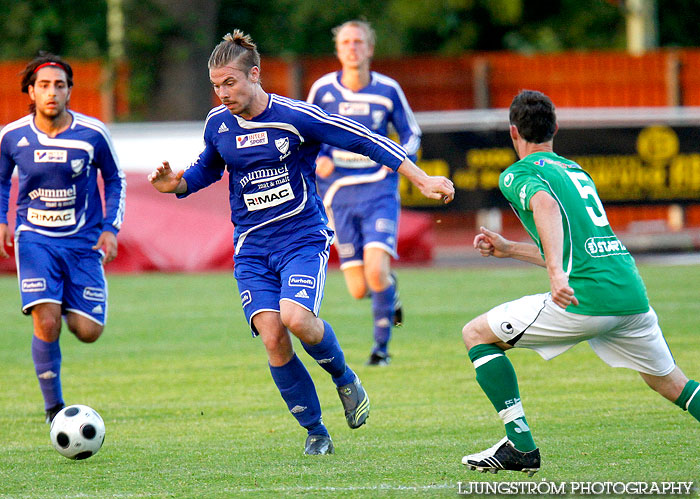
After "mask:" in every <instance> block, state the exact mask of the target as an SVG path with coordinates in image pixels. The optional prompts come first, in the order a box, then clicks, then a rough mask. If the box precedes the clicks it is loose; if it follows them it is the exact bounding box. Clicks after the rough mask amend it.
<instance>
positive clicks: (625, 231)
mask: <svg viewBox="0 0 700 499" xmlns="http://www.w3.org/2000/svg"><path fill="white" fill-rule="evenodd" d="M71 62H72V63H73V67H74V72H75V87H74V90H73V95H72V99H71V107H72V108H73V109H74V110H76V111H80V112H83V113H86V114H89V115H92V116H96V117H98V118H100V119H102V120H103V121H105V122H107V123H108V125H109V127H110V128H111V129H112V132H113V136H114V141H115V145H116V146H117V150H118V153H119V156H120V158H121V162H122V166H123V168H124V169H125V170H126V171H127V172H129V191H128V196H127V199H128V200H129V201H128V206H127V218H126V223H125V232H124V234H123V235H122V237H121V238H120V241H121V242H122V247H123V252H122V253H123V255H122V257H121V260H122V264H117V265H113V268H121V270H209V269H214V268H227V267H228V265H229V264H230V258H231V256H232V255H231V254H230V253H231V248H230V246H229V245H228V244H227V243H226V244H224V242H225V241H228V240H229V238H230V234H231V230H230V228H231V226H230V224H228V222H227V219H228V216H227V209H228V208H227V203H226V198H227V196H226V194H225V192H223V191H222V192H218V190H217V191H216V192H212V193H209V194H208V195H206V198H205V199H202V201H201V203H199V202H198V201H194V202H192V204H191V205H188V204H187V203H188V202H186V201H185V202H180V203H181V204H175V203H174V202H173V200H171V199H169V197H166V196H160V197H159V196H158V195H156V193H155V192H151V188H150V186H148V185H147V183H146V181H145V175H144V173H143V172H145V171H149V170H151V169H152V168H153V167H154V166H156V165H157V164H159V162H160V161H161V160H163V159H170V160H171V162H172V163H173V164H174V165H176V166H179V167H184V166H185V165H186V164H189V162H191V161H192V160H194V159H195V158H196V156H197V154H198V153H199V150H200V148H201V130H202V122H179V123H174V122H171V123H167V122H161V123H150V124H149V123H119V122H120V121H125V120H127V119H128V118H129V117H130V112H131V110H130V109H129V104H128V100H127V98H126V96H127V93H128V85H129V82H130V68H129V67H128V66H127V65H125V64H122V65H121V66H119V68H118V69H117V71H116V72H115V71H110V70H109V68H107V67H106V66H105V65H104V64H102V63H101V62H100V61H99V60H92V61H77V62H76V61H71ZM24 64H25V63H24V62H21V63H20V62H2V63H0V124H5V123H8V122H10V121H12V120H15V119H17V118H19V117H21V116H23V115H24V114H26V112H27V106H28V103H29V101H28V98H27V97H26V96H24V95H22V94H20V93H19V77H18V74H19V72H20V71H21V69H22V68H23V67H24ZM262 69H263V73H262V74H263V86H264V88H265V89H266V90H267V91H269V92H275V93H279V94H282V95H288V96H292V97H296V98H301V99H303V98H304V97H305V96H306V93H307V92H308V89H309V88H310V86H311V84H312V83H313V82H314V81H315V80H316V79H317V78H318V77H320V76H321V75H323V74H325V73H328V72H331V71H335V70H337V69H338V62H337V60H336V59H335V57H311V56H309V57H296V58H275V57H265V58H263V64H262ZM372 69H373V70H375V71H378V72H381V73H384V74H387V75H389V76H391V77H393V78H394V79H396V80H397V81H398V82H399V83H400V84H401V86H402V88H403V89H404V92H405V94H406V97H407V99H408V101H409V103H410V105H411V106H412V108H413V109H414V111H416V113H417V117H418V121H419V123H420V125H421V127H422V129H423V132H424V136H423V143H422V146H423V147H422V149H421V151H420V154H419V158H420V160H419V164H420V166H421V167H422V168H423V169H425V170H426V171H427V172H428V173H431V174H440V175H447V176H449V177H450V178H451V179H452V180H453V181H454V183H455V186H456V188H457V197H456V200H455V202H454V203H452V204H451V205H448V206H444V205H441V204H440V203H436V202H431V201H428V200H425V199H424V198H422V196H420V195H418V193H416V192H414V191H413V190H412V189H411V186H410V185H409V184H408V183H406V182H402V184H401V194H402V202H403V206H404V209H405V210H410V211H405V216H404V221H403V223H402V226H403V229H402V230H403V231H404V233H403V237H400V241H399V253H400V254H402V258H403V260H404V261H407V262H411V263H427V262H430V261H432V260H433V258H434V257H435V255H436V254H437V253H436V252H439V251H440V249H441V248H442V249H444V248H448V249H450V248H451V250H453V251H454V252H461V253H463V252H466V251H468V250H467V249H465V246H466V245H468V244H470V242H471V239H472V238H473V235H474V233H475V231H476V230H477V228H478V226H479V225H481V224H487V225H489V226H490V227H492V228H495V229H500V230H503V231H504V232H505V233H506V234H507V235H509V236H511V237H514V238H526V237H527V236H526V235H525V234H524V232H523V231H522V230H521V229H520V226H519V224H518V222H517V220H516V219H515V218H514V216H513V215H512V213H511V211H510V209H509V208H508V207H507V205H506V203H505V201H504V199H503V198H502V196H501V195H500V193H499V192H498V189H497V187H498V185H497V181H498V175H499V173H500V172H501V171H502V170H503V168H505V167H507V166H508V165H509V164H511V163H512V162H513V161H515V159H516V158H515V155H514V152H513V150H512V147H511V144H510V139H509V136H508V132H507V124H508V121H507V111H506V109H505V108H507V107H508V106H509V105H510V101H511V99H512V97H513V95H515V94H516V93H517V92H518V91H519V90H520V89H523V88H531V89H537V90H540V91H542V92H544V93H546V94H548V95H549V96H550V97H552V99H553V101H554V102H555V104H556V105H557V108H558V110H559V119H560V125H561V129H560V132H559V134H558V136H557V139H556V148H555V149H556V150H557V152H559V153H560V154H563V155H565V156H568V157H572V158H573V159H576V160H577V161H579V163H580V164H581V165H582V166H583V167H584V168H585V169H586V170H587V171H589V172H590V173H591V174H592V176H593V178H594V180H595V181H596V184H597V185H598V188H599V192H600V195H601V198H602V199H603V200H604V201H605V202H606V208H607V210H608V215H609V219H610V222H611V225H612V226H613V228H614V229H615V230H616V231H618V232H619V233H620V235H621V239H622V240H623V242H625V243H626V244H628V246H629V247H630V249H632V250H634V251H637V252H640V251H679V250H680V251H696V250H700V204H698V200H699V199H700V107H698V106H700V49H692V48H687V49H660V50H656V51H649V52H646V53H644V54H642V55H632V54H629V53H627V52H622V51H598V52H596V51H592V52H575V51H569V52H560V53H554V54H537V55H523V54H519V53H512V52H474V53H467V54H465V55H461V56H456V57H448V56H428V55H415V56H405V57H401V58H378V59H376V60H374V61H373V65H372ZM110 75H114V76H113V77H112V76H110ZM110 78H111V79H110ZM211 104H212V106H214V105H217V104H218V101H217V100H216V98H215V96H214V95H213V94H212V98H211ZM202 118H204V117H203V116H202ZM222 184H223V183H222ZM221 187H224V186H223V185H222V186H221ZM15 188H16V186H15ZM224 190H225V188H224ZM214 197H220V198H221V199H220V200H216V201H215V200H214ZM166 198H167V199H166ZM219 201H221V202H219ZM152 203H160V204H159V205H156V204H152ZM182 203H184V204H182ZM197 203H199V204H197ZM195 205H196V206H195ZM188 207H189V208H188ZM181 208H182V209H181ZM198 210H204V211H198ZM207 210H209V211H208V214H207ZM174 213H175V214H177V216H178V217H179V218H180V219H181V220H185V219H187V220H189V218H191V217H190V215H192V214H196V215H199V218H200V219H201V220H206V222H207V223H195V222H194V221H193V220H192V222H193V223H195V225H197V226H196V227H194V228H188V229H187V230H185V231H180V230H172V229H168V230H170V233H168V230H166V229H162V230H161V231H160V233H158V234H157V237H156V236H154V234H155V233H156V232H157V230H158V229H157V228H158V227H165V226H166V225H167V224H165V223H164V224H162V225H161V224H159V223H157V222H155V221H154V220H153V217H162V219H163V221H165V220H166V219H167V218H168V217H170V216H172V215H173V214H174ZM149 220H150V222H149ZM222 226H223V227H222ZM190 227H192V226H191V225H190ZM132 229H138V230H133V231H132ZM141 229H143V230H141ZM221 234H223V239H221V237H220V236H221ZM215 235H218V236H215ZM183 240H189V241H190V242H189V243H187V244H183ZM148 241H151V242H152V243H149V242H148ZM178 241H180V242H178ZM213 242H215V244H213V245H212V243H213ZM205 247H206V248H211V249H210V250H207V251H197V248H200V249H201V248H205ZM177 248H179V250H178V251H179V252H176V253H174V254H168V252H173V251H175V250H176V249H177ZM412 248H414V249H415V251H412ZM197 254H198V255H199V256H200V258H199V259H194V257H193V255H197ZM134 255H135V259H133V260H129V258H134ZM12 263H13V262H10V261H5V262H0V270H6V271H10V270H12V269H13V264H12Z"/></svg>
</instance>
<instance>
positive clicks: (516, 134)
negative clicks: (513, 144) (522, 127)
mask: <svg viewBox="0 0 700 499" xmlns="http://www.w3.org/2000/svg"><path fill="white" fill-rule="evenodd" d="M519 136H520V133H519V132H518V127H517V126H515V125H510V138H511V139H513V140H518V137H519Z"/></svg>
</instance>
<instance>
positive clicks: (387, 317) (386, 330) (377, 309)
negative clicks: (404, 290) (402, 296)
mask: <svg viewBox="0 0 700 499" xmlns="http://www.w3.org/2000/svg"><path fill="white" fill-rule="evenodd" d="M395 293H396V286H395V285H394V284H393V283H392V284H391V285H390V286H389V287H388V288H386V289H385V290H384V291H380V292H378V293H375V292H372V314H373V315H374V349H373V353H382V354H387V353H388V351H387V350H388V348H389V339H390V338H391V326H392V323H393V320H394V295H395Z"/></svg>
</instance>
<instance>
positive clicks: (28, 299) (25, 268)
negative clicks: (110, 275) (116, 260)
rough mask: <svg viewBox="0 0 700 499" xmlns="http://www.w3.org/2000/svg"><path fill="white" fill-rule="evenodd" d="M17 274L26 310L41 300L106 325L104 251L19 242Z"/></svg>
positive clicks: (29, 311)
mask: <svg viewBox="0 0 700 499" xmlns="http://www.w3.org/2000/svg"><path fill="white" fill-rule="evenodd" d="M15 251H16V252H17V276H18V279H19V290H20V295H21V296H22V312H23V313H25V314H29V313H31V309H32V307H33V306H34V305H38V304H39V303H58V304H59V305H61V312H62V313H63V314H65V313H67V312H73V313H76V314H79V315H82V316H85V317H87V318H88V319H91V320H93V321H95V322H96V323H97V324H100V325H101V326H104V324H105V322H106V320H107V280H106V279H105V274H104V269H103V267H102V257H103V254H102V252H101V251H97V250H93V249H90V248H69V247H64V246H54V245H50V244H40V243H34V242H23V243H19V242H17V240H15Z"/></svg>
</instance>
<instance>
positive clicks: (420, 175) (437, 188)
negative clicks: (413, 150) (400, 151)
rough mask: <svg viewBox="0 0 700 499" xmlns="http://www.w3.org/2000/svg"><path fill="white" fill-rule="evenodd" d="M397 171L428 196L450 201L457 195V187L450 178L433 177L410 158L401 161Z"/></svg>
mask: <svg viewBox="0 0 700 499" xmlns="http://www.w3.org/2000/svg"><path fill="white" fill-rule="evenodd" d="M396 171H397V172H399V173H400V174H401V175H403V176H404V177H406V178H407V179H408V180H409V181H410V182H411V183H412V184H413V185H415V186H416V187H418V189H419V190H420V192H421V193H422V194H423V195H424V196H425V197H427V198H430V199H443V200H444V201H445V203H449V202H450V201H452V200H453V199H454V197H455V187H454V185H453V184H452V181H451V180H450V179H448V178H446V177H440V176H434V177H432V176H430V175H428V174H427V173H425V172H424V171H423V170H421V169H420V168H418V166H417V165H416V164H415V163H414V162H413V161H411V160H410V159H408V158H406V159H405V160H404V161H403V163H401V165H400V166H399V168H398V169H397V170H396Z"/></svg>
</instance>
